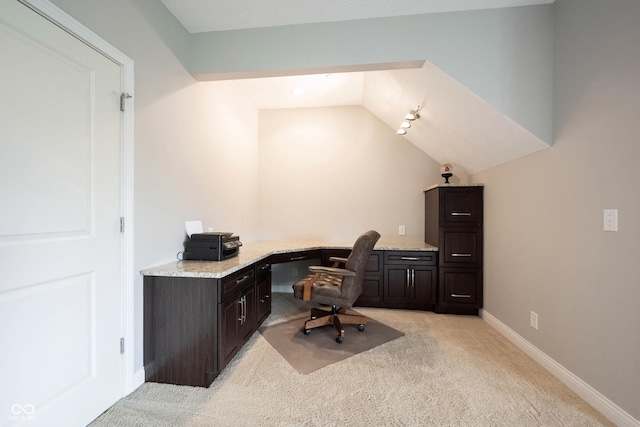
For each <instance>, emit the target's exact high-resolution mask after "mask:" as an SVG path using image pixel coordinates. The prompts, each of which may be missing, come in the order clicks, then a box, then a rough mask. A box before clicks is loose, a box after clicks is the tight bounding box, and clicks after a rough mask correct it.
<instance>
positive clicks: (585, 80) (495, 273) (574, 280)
mask: <svg viewBox="0 0 640 427" xmlns="http://www.w3.org/2000/svg"><path fill="white" fill-rule="evenodd" d="M554 11H555V13H554V20H555V38H554V40H555V41H554V47H555V66H554V85H555V97H554V109H555V114H554V117H555V142H554V146H553V147H552V148H550V149H548V150H545V151H542V152H539V153H537V154H534V155H531V156H529V157H526V158H524V159H521V160H516V161H514V162H511V163H509V164H506V165H503V166H501V167H498V168H495V169H494V170H491V171H488V172H484V173H481V174H478V175H476V176H474V177H473V178H474V179H475V180H477V181H480V182H484V183H485V184H486V187H485V197H486V199H485V218H486V223H485V254H486V257H485V309H486V310H487V311H488V312H489V313H490V314H492V315H493V316H495V317H497V318H498V319H499V320H500V321H502V322H503V323H505V324H506V325H508V326H509V327H510V328H511V329H513V330H515V331H516V332H517V333H518V334H520V335H521V336H523V337H524V338H525V339H527V340H528V341H529V342H531V343H533V344H534V345H535V346H536V347H538V348H539V349H541V350H542V351H543V352H545V353H546V354H548V355H549V356H551V357H552V358H553V359H554V360H556V361H557V362H559V363H560V364H561V365H563V366H564V367H565V368H567V369H568V370H570V371H571V372H573V373H574V374H576V375H577V376H578V377H580V378H581V379H582V380H584V381H585V382H587V383H588V384H589V385H591V386H592V387H593V388H595V389H596V390H598V391H599V392H600V393H602V394H603V395H605V396H606V397H607V398H609V399H610V400H612V401H613V402H614V403H616V404H617V405H618V406H620V407H621V408H622V409H624V410H625V411H627V412H628V413H629V414H631V415H632V416H633V417H634V418H636V419H640V310H639V309H638V302H639V301H640V279H639V278H640V262H638V259H637V257H638V254H639V253H640V222H639V221H638V218H640V190H639V188H638V185H639V183H640V168H638V160H639V159H640V140H639V137H638V135H640V121H639V120H638V118H639V117H640V50H639V49H638V46H640V22H639V17H640V2H638V1H636V0H615V1H607V2H603V1H601V0H556V2H555V5H554ZM603 209H618V210H619V220H620V225H619V232H617V233H612V232H604V231H603V230H602V226H603V212H602V211H603ZM530 310H532V311H535V312H537V313H538V315H539V329H538V330H537V331H536V330H534V329H532V328H531V327H530V326H529V311H530Z"/></svg>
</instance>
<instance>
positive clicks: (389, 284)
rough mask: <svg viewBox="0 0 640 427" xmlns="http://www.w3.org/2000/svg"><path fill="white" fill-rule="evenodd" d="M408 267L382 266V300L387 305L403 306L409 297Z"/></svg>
mask: <svg viewBox="0 0 640 427" xmlns="http://www.w3.org/2000/svg"><path fill="white" fill-rule="evenodd" d="M410 274H411V272H410V271H409V268H407V267H406V266H401V265H394V266H387V265H385V267H384V280H385V289H384V300H385V302H386V303H387V305H388V306H389V307H392V308H403V307H404V303H405V302H406V301H407V299H408V297H409V291H410V290H409V280H410V277H411V276H410Z"/></svg>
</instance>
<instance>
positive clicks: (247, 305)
mask: <svg viewBox="0 0 640 427" xmlns="http://www.w3.org/2000/svg"><path fill="white" fill-rule="evenodd" d="M240 314H241V318H242V320H241V321H240V336H239V340H240V346H242V345H243V344H244V343H245V342H247V340H248V339H249V338H250V337H251V334H253V332H254V331H255V330H256V322H257V316H256V285H255V284H253V285H251V286H249V287H247V288H245V289H244V290H243V291H242V293H241V294H240Z"/></svg>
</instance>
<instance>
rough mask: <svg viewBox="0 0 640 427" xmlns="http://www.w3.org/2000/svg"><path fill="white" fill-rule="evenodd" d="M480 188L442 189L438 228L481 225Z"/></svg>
mask: <svg viewBox="0 0 640 427" xmlns="http://www.w3.org/2000/svg"><path fill="white" fill-rule="evenodd" d="M482 190H483V188H482V187H460V188H455V187H454V188H442V189H441V191H440V212H439V214H440V226H441V227H447V226H463V225H464V226H474V227H480V226H481V225H482Z"/></svg>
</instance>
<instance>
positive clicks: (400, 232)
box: [398, 225, 407, 236]
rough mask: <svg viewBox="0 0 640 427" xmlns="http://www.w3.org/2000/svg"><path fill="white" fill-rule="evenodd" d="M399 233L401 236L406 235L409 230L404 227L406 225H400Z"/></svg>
mask: <svg viewBox="0 0 640 427" xmlns="http://www.w3.org/2000/svg"><path fill="white" fill-rule="evenodd" d="M398 234H399V235H401V236H404V235H405V234H407V230H406V229H405V228H404V225H401V226H400V227H398Z"/></svg>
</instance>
